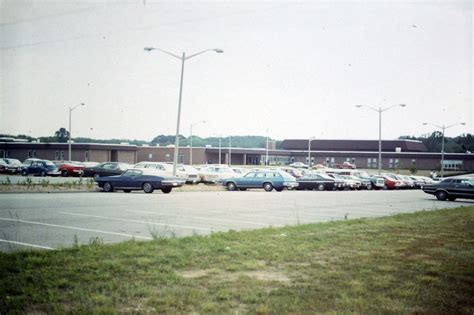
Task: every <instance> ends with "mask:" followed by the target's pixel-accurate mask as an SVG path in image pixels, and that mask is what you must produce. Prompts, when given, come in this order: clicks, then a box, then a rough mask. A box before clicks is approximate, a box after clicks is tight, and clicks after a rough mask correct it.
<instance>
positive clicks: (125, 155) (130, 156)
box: [117, 151, 137, 164]
mask: <svg viewBox="0 0 474 315" xmlns="http://www.w3.org/2000/svg"><path fill="white" fill-rule="evenodd" d="M117 159H118V161H119V162H125V163H129V164H135V163H137V161H136V152H134V151H117Z"/></svg>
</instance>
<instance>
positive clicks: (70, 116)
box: [68, 103, 85, 161]
mask: <svg viewBox="0 0 474 315" xmlns="http://www.w3.org/2000/svg"><path fill="white" fill-rule="evenodd" d="M84 105H85V104H84V103H80V104H77V105H76V106H74V107H69V139H68V142H69V161H71V160H72V159H71V152H72V148H71V135H72V129H71V128H72V127H71V126H72V122H71V121H72V119H71V118H72V111H73V110H75V109H76V108H77V107H78V106H84Z"/></svg>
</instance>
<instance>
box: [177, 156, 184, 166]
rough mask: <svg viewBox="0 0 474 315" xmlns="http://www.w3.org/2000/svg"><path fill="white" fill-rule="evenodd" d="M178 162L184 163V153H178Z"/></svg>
mask: <svg viewBox="0 0 474 315" xmlns="http://www.w3.org/2000/svg"><path fill="white" fill-rule="evenodd" d="M178 163H179V164H184V155H180V156H179V157H178Z"/></svg>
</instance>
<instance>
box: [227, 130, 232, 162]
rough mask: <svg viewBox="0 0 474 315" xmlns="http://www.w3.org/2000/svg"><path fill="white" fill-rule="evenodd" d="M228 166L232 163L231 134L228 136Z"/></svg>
mask: <svg viewBox="0 0 474 315" xmlns="http://www.w3.org/2000/svg"><path fill="white" fill-rule="evenodd" d="M227 162H229V163H228V164H229V166H231V165H232V136H229V161H227Z"/></svg>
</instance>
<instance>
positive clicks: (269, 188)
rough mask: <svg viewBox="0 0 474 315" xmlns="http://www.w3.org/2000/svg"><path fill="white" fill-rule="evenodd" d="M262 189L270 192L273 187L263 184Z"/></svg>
mask: <svg viewBox="0 0 474 315" xmlns="http://www.w3.org/2000/svg"><path fill="white" fill-rule="evenodd" d="M263 189H265V191H272V190H273V185H272V184H271V183H265V184H263Z"/></svg>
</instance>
